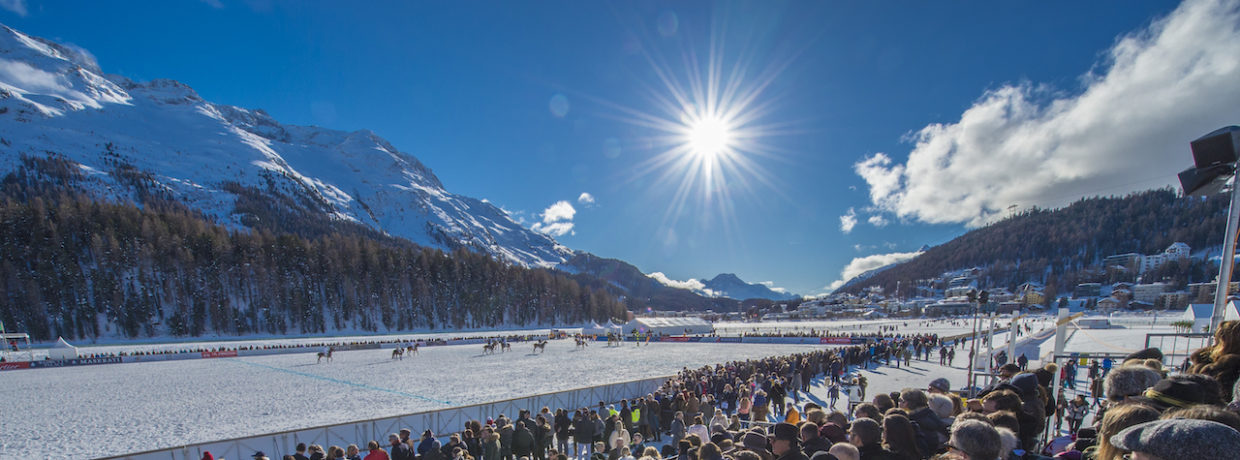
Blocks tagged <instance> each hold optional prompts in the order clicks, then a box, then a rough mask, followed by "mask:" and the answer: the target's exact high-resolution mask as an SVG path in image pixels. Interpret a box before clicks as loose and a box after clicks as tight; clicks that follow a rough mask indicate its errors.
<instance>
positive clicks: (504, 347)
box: [499, 340, 512, 353]
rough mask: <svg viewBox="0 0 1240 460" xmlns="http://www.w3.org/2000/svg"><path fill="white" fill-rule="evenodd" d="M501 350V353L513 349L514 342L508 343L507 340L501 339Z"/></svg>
mask: <svg viewBox="0 0 1240 460" xmlns="http://www.w3.org/2000/svg"><path fill="white" fill-rule="evenodd" d="M499 351H500V352H501V353H507V352H510V351H512V344H511V343H508V341H507V340H504V341H501V342H500V343H499Z"/></svg>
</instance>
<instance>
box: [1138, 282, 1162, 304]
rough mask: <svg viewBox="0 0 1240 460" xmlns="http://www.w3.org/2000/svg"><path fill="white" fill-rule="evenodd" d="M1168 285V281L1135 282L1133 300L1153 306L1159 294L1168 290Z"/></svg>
mask: <svg viewBox="0 0 1240 460" xmlns="http://www.w3.org/2000/svg"><path fill="white" fill-rule="evenodd" d="M1168 287H1169V286H1168V285H1167V283H1148V284H1134V285H1133V286H1132V300H1133V301H1134V302H1141V303H1144V304H1149V305H1151V306H1153V305H1154V302H1155V301H1157V300H1158V296H1159V295H1161V294H1162V293H1164V292H1167V288H1168Z"/></svg>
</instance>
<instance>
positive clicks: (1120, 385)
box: [1105, 366, 1162, 404]
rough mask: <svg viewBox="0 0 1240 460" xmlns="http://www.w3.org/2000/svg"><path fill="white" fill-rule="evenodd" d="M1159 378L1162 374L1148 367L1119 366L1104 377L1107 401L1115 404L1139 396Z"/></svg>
mask: <svg viewBox="0 0 1240 460" xmlns="http://www.w3.org/2000/svg"><path fill="white" fill-rule="evenodd" d="M1159 380H1162V375H1160V374H1159V373H1158V372H1155V371H1154V370H1153V369H1150V368H1148V367H1145V366H1121V367H1120V368H1118V369H1115V370H1114V371H1111V373H1110V374H1108V375H1107V377H1106V384H1105V388H1106V394H1107V401H1110V402H1111V403H1112V404H1116V403H1122V402H1124V401H1125V400H1127V399H1128V398H1132V397H1136V396H1140V395H1141V394H1142V393H1144V392H1145V389H1146V388H1149V387H1152V386H1154V384H1155V383H1158V381H1159Z"/></svg>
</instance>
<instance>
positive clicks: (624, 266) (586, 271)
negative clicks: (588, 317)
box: [561, 251, 740, 312]
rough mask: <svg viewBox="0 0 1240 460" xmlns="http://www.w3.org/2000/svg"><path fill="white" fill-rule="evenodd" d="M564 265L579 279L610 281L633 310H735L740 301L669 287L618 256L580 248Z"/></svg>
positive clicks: (611, 287)
mask: <svg viewBox="0 0 1240 460" xmlns="http://www.w3.org/2000/svg"><path fill="white" fill-rule="evenodd" d="M561 268H563V269H566V270H569V271H572V272H575V273H577V278H576V279H577V281H578V282H579V283H582V284H586V285H590V284H589V280H587V279H585V278H591V279H594V280H598V281H602V282H605V283H607V285H606V286H593V285H592V286H591V287H606V288H609V290H610V291H611V292H613V293H615V294H616V295H621V296H624V297H625V299H626V302H627V303H628V305H629V310H631V311H639V310H644V309H645V308H647V307H650V308H654V309H658V310H699V311H701V310H714V311H718V312H721V311H735V310H736V309H737V308H739V306H740V303H739V302H737V301H735V300H732V299H728V298H719V297H707V296H703V295H701V294H699V293H697V292H694V291H691V290H688V289H680V288H674V287H671V286H665V285H663V284H662V283H660V282H658V281H656V280H655V279H654V278H651V277H649V276H647V275H646V274H645V273H642V272H641V270H638V269H637V267H634V266H633V265H631V264H629V263H628V262H625V261H623V260H618V259H608V258H604V257H599V256H596V255H594V254H590V253H588V252H582V251H578V252H577V253H576V254H573V257H572V258H570V259H569V260H568V261H566V262H565V263H564V264H563V265H562V266H561Z"/></svg>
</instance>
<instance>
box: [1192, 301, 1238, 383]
mask: <svg viewBox="0 0 1240 460" xmlns="http://www.w3.org/2000/svg"><path fill="white" fill-rule="evenodd" d="M1189 360H1190V361H1191V362H1192V365H1190V366H1189V367H1188V372H1189V373H1193V374H1205V375H1208V376H1211V377H1214V378H1215V379H1218V383H1219V384H1220V385H1222V387H1223V391H1224V394H1223V400H1225V401H1226V400H1231V399H1232V394H1231V391H1230V390H1231V388H1232V385H1235V384H1236V382H1237V381H1238V380H1240V321H1223V322H1222V323H1221V324H1219V326H1218V330H1217V331H1214V345H1213V346H1209V347H1205V348H1201V349H1199V350H1197V351H1194V352H1193V354H1192V355H1191V356H1189Z"/></svg>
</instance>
